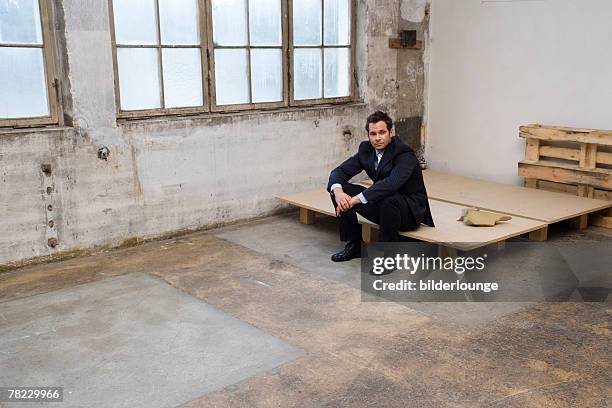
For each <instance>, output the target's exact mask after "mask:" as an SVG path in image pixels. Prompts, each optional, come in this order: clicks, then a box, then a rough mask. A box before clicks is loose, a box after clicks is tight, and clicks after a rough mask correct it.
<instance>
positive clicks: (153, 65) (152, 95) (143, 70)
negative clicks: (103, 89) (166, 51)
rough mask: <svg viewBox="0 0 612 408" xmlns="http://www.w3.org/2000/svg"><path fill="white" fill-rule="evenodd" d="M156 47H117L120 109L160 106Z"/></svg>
mask: <svg viewBox="0 0 612 408" xmlns="http://www.w3.org/2000/svg"><path fill="white" fill-rule="evenodd" d="M157 52H158V51H157V49H156V48H117V65H118V67H117V69H118V71H119V93H120V94H121V109H122V110H135V109H155V108H160V107H161V102H160V95H159V61H158V54H157Z"/></svg>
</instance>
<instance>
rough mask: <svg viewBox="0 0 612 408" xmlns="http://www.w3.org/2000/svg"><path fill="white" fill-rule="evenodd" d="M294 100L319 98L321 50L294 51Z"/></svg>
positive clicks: (304, 49)
mask: <svg viewBox="0 0 612 408" xmlns="http://www.w3.org/2000/svg"><path fill="white" fill-rule="evenodd" d="M293 62H294V66H295V68H294V73H293V77H294V82H293V97H294V99H317V98H321V49H320V48H302V49H299V48H298V49H295V50H294V57H293Z"/></svg>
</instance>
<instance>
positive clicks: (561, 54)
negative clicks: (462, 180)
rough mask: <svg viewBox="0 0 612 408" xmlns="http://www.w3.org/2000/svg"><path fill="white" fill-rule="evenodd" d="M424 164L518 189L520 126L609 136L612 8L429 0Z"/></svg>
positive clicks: (551, 0)
mask: <svg viewBox="0 0 612 408" xmlns="http://www.w3.org/2000/svg"><path fill="white" fill-rule="evenodd" d="M431 14H432V23H431V26H432V28H431V64H430V73H431V78H430V82H429V85H430V86H429V92H428V115H427V116H428V129H427V150H426V157H427V161H428V164H429V165H430V167H432V168H434V169H439V170H445V171H450V172H454V173H458V174H462V175H468V176H475V177H480V178H484V179H489V180H494V181H499V182H506V183H519V182H520V179H519V178H518V177H517V176H516V174H517V162H518V161H519V160H521V159H522V158H523V157H524V141H523V140H522V139H520V138H519V137H518V127H519V126H520V125H522V124H528V123H543V124H552V125H565V126H575V127H591V128H603V129H612V41H611V40H610V39H611V38H612V24H610V16H612V1H610V0H580V1H577V0H534V1H504V2H500V1H490V0H489V1H487V0H484V1H483V0H434V1H433V4H432V11H431Z"/></svg>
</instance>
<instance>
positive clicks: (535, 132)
mask: <svg viewBox="0 0 612 408" xmlns="http://www.w3.org/2000/svg"><path fill="white" fill-rule="evenodd" d="M519 135H520V137H524V138H534V139H539V140H552V141H559V142H580V143H597V144H600V145H605V146H612V131H609V130H595V129H576V128H564V127H559V126H544V125H527V126H521V127H520V128H519Z"/></svg>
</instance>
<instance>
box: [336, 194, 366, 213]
mask: <svg viewBox="0 0 612 408" xmlns="http://www.w3.org/2000/svg"><path fill="white" fill-rule="evenodd" d="M334 197H335V199H336V204H338V206H337V207H336V217H339V216H340V213H342V212H344V211H348V210H350V209H351V208H353V207H354V206H355V205H357V204H360V203H361V201H360V200H359V197H357V196H355V197H351V196H350V195H348V194H346V193H345V192H344V191H342V188H340V187H337V188H336V189H334Z"/></svg>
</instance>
